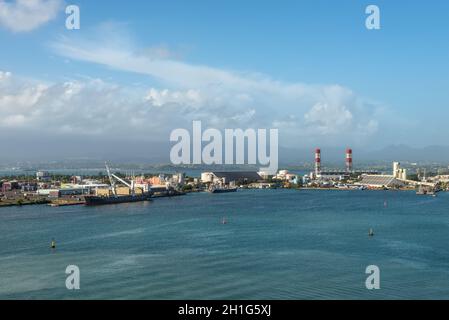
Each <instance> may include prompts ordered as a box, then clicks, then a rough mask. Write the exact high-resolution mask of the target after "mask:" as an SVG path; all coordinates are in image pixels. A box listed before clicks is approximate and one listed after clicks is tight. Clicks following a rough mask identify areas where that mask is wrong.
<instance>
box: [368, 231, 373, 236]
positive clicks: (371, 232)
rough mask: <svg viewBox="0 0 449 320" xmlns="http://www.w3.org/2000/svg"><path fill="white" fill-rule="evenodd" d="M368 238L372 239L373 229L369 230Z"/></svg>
mask: <svg viewBox="0 0 449 320" xmlns="http://www.w3.org/2000/svg"><path fill="white" fill-rule="evenodd" d="M368 236H369V237H374V230H373V229H369V232H368Z"/></svg>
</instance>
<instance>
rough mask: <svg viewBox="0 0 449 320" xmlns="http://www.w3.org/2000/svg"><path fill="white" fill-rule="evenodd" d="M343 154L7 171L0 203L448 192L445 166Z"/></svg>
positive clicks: (1, 183)
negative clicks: (212, 166)
mask: <svg viewBox="0 0 449 320" xmlns="http://www.w3.org/2000/svg"><path fill="white" fill-rule="evenodd" d="M343 156H344V163H345V167H344V168H341V169H326V167H325V166H323V162H324V161H322V160H324V159H322V156H321V149H316V150H315V156H314V162H313V163H314V164H313V167H312V169H311V170H310V172H304V171H305V170H302V171H303V173H298V172H296V170H287V169H283V170H279V171H278V173H277V174H276V175H268V174H267V173H265V172H257V171H256V170H253V171H249V170H229V171H219V170H217V171H215V170H210V171H207V170H204V171H202V172H201V173H200V174H198V176H190V175H189V174H188V173H186V172H182V170H179V171H180V172H177V173H163V172H162V171H161V172H157V173H146V174H138V175H136V174H135V173H134V172H133V171H129V172H123V171H119V170H117V171H115V170H110V169H109V167H108V166H107V165H106V167H105V171H104V173H103V172H99V173H97V174H93V173H90V174H86V175H68V174H56V173H50V172H49V170H37V171H36V172H34V173H33V174H32V175H31V174H17V175H16V174H14V173H11V174H10V175H4V177H3V178H1V179H0V207H6V206H24V205H43V204H47V205H50V206H69V205H86V204H109V203H116V202H134V201H140V200H142V201H143V200H151V198H158V197H171V196H182V195H185V194H187V193H190V192H210V193H223V192H236V191H238V190H239V189H277V188H279V189H282V188H285V189H298V190H301V189H317V190H409V191H410V190H413V191H415V192H416V194H417V195H429V196H436V194H437V193H438V192H440V191H449V172H447V170H444V168H443V169H439V170H437V172H428V171H427V169H426V168H424V169H420V168H415V169H414V170H413V172H410V171H409V170H408V169H406V168H404V167H403V166H402V165H401V163H399V162H393V163H391V171H390V172H381V171H379V170H376V169H355V166H354V161H353V160H354V159H353V151H352V149H349V148H348V149H347V150H346V152H345V153H344V154H342V157H343ZM179 169H182V168H179ZM144 195H145V196H144ZM107 199H116V200H114V201H112V200H107Z"/></svg>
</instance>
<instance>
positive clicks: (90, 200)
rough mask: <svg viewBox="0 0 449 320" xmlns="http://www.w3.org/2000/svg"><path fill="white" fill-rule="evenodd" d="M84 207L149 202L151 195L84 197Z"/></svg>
mask: <svg viewBox="0 0 449 320" xmlns="http://www.w3.org/2000/svg"><path fill="white" fill-rule="evenodd" d="M85 199H86V206H101V205H106V204H118V203H129V202H140V201H151V194H139V195H129V196H114V195H112V196H106V197H100V196H86V197H85Z"/></svg>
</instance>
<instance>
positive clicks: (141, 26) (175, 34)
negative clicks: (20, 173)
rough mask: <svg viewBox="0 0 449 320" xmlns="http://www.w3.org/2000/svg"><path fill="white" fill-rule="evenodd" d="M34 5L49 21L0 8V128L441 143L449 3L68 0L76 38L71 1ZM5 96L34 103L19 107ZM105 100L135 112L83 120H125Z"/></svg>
mask: <svg viewBox="0 0 449 320" xmlns="http://www.w3.org/2000/svg"><path fill="white" fill-rule="evenodd" d="M33 1H35V2H37V3H40V5H41V8H45V6H48V10H49V11H48V12H51V10H54V12H51V14H49V15H48V17H42V19H41V21H39V17H36V15H33V14H31V13H32V10H33V8H31V9H30V8H23V6H22V7H21V6H20V1H19V4H17V3H16V1H4V0H3V1H2V0H0V43H1V44H2V45H1V48H2V50H0V72H3V75H4V76H3V79H5V78H6V76H5V74H6V73H8V74H9V75H10V76H9V77H8V78H9V80H8V81H10V82H11V83H9V84H7V85H6V84H4V85H3V86H0V98H1V97H2V96H3V102H2V103H3V104H0V112H3V114H0V115H2V116H3V118H4V119H9V120H8V121H6V120H4V121H3V123H2V122H1V121H0V131H3V130H8V131H9V132H15V133H17V136H21V135H23V136H26V135H27V134H29V133H30V132H32V131H33V130H34V129H35V130H39V131H40V132H41V133H42V134H43V135H45V134H51V133H54V132H59V134H60V135H62V136H70V135H74V134H79V133H80V132H81V133H82V134H86V135H88V136H89V137H93V138H94V139H98V140H104V139H108V137H110V135H111V132H116V131H117V130H119V129H120V128H123V127H124V128H128V127H129V128H130V129H131V128H133V126H138V127H139V128H142V127H145V130H146V132H149V133H151V136H153V137H154V136H159V137H160V138H161V141H160V142H163V141H164V138H165V137H166V136H167V134H168V132H169V131H170V130H173V129H175V128H176V127H177V126H183V127H188V123H189V121H191V120H203V121H208V120H210V121H209V122H208V125H210V126H216V127H218V128H222V127H223V128H224V127H229V126H231V127H235V126H237V127H249V126H256V127H273V126H279V129H280V134H281V142H282V143H284V144H285V146H286V147H294V146H298V145H299V146H300V147H308V146H312V145H317V144H318V145H326V144H329V145H342V146H344V145H348V144H351V145H355V146H356V147H360V148H362V147H366V146H367V145H370V146H372V147H373V148H376V147H379V148H380V147H383V146H387V145H390V144H407V145H416V146H425V145H435V144H445V145H447V143H446V139H445V137H444V136H442V135H441V132H442V131H443V130H444V128H445V126H447V125H446V123H447V120H446V119H447V118H448V116H449V62H448V57H449V41H448V40H449V18H448V17H449V3H448V2H447V1H443V0H440V1H438V0H434V1H355V0H352V1H349V0H341V1H297V0H296V1H253V0H248V1H234V0H230V1H205V0H203V1H199V0H190V1H137V0H135V1H127V2H124V1H123V2H122V1H104V0H96V1H91V0H89V1H74V2H70V4H77V5H79V7H80V10H81V30H72V31H69V30H66V29H65V18H66V15H65V13H64V8H65V6H66V5H67V3H63V2H62V1H59V0H33ZM369 4H375V5H377V6H379V8H380V12H381V29H380V30H367V29H366V28H365V19H366V16H367V15H366V14H365V8H366V6H367V5H369ZM5 5H9V6H10V7H9V9H8V10H9V11H8V12H6V11H5V9H4V8H5ZM12 6H16V7H12ZM2 8H3V9H2ZM12 9H15V10H16V11H15V12H14V13H15V14H18V13H17V11H20V10H25V13H27V14H28V17H27V19H28V20H27V23H30V29H29V30H26V31H23V30H17V28H18V26H17V25H16V26H15V25H14V23H16V24H20V23H22V26H23V22H22V21H21V20H20V19H21V18H20V17H22V18H23V15H22V16H20V15H18V16H17V17H19V18H17V19H15V20H13V21H12V22H11V21H10V20H11V19H9V22H8V21H6V22H5V19H6V20H8V17H7V16H6V15H8V14H9V15H11V12H13V11H11V10H12ZM36 10H37V9H36ZM39 10H41V9H39ZM5 12H6V13H5ZM30 12H31V13H30ZM36 12H37V13H38V15H39V13H40V16H42V14H41V12H39V11H36ZM30 14H31V16H30ZM2 19H3V21H2ZM30 19H31V20H33V19H35V20H36V21H35V23H34V24H33V23H32V22H30ZM136 61H138V63H137V62H136ZM197 75H198V76H197ZM0 79H2V78H1V77H0ZM3 81H5V80H3ZM67 86H71V87H70V88H69V89H67ZM74 88H75V89H74ZM27 90H28V91H27ZM67 90H71V91H70V92H71V94H70V98H67V97H66V96H67V92H66V91H67ZM84 90H87V91H84ZM30 92H32V93H30ZM73 92H74V93H73ZM95 93H97V94H98V95H101V96H102V98H101V99H100V98H98V97H96V96H95ZM33 94H34V96H33ZM76 94H78V95H79V97H77V96H76ZM5 97H14V98H16V99H19V100H20V99H22V100H20V101H23V99H25V98H27V99H30V101H29V102H28V104H27V103H24V105H23V106H22V107H20V108H18V107H15V105H14V104H13V101H14V100H13V99H12V98H11V99H6V98H5ZM24 97H25V98H24ZM88 97H90V99H91V100H87V99H88ZM105 97H109V98H110V99H111V103H113V102H117V101H122V102H123V101H126V103H127V104H128V106H127V107H126V108H125V109H124V110H125V111H126V112H128V113H129V114H138V115H139V116H138V117H136V119H134V120H132V119H131V120H129V121H124V120H123V119H122V118H121V117H120V118H118V119H114V116H113V115H110V116H109V120H108V123H107V125H103V124H102V123H101V122H100V121H97V120H96V121H91V118H92V117H94V116H98V114H97V113H95V112H94V113H92V114H89V115H88V116H86V113H87V112H91V111H92V110H93V109H95V108H98V110H97V111H98V113H99V114H103V113H112V114H113V113H116V112H118V111H120V106H119V105H118V104H117V105H116V106H115V107H113V108H112V109H108V105H110V102H109V101H108V100H107V99H106V98H105ZM66 98H67V99H66ZM61 99H62V100H61ZM64 99H65V100H64ZM41 100H42V101H41ZM0 101H2V100H0ZM61 105H63V106H64V108H67V109H69V111H68V112H67V114H69V116H67V115H64V112H63V110H62V109H61V108H62V107H61ZM87 106H88V107H89V108H88V109H85V108H86V107H87ZM46 108H47V109H46ZM14 109H17V110H16V111H17V112H16V113H15V112H14ZM5 110H6V111H5ZM36 110H38V112H36ZM77 110H78V111H79V112H77ZM47 111H49V112H48V114H47V117H50V118H51V117H52V116H54V117H55V119H54V121H53V122H52V123H57V124H58V127H55V128H52V131H51V132H46V129H47V128H49V125H50V122H49V120H48V119H46V120H43V118H44V117H43V116H42V114H43V113H45V112H47ZM221 112H222V114H220V113H221ZM156 113H157V116H156V115H155V114H156ZM164 113H165V115H164ZM217 113H218V114H217ZM80 114H81V115H80ZM174 114H182V115H183V117H181V116H179V117H173V115H174ZM83 115H85V116H84V117H83ZM78 117H79V118H78ZM138 120H143V121H138ZM155 120H157V123H158V124H157V125H154V121H155ZM124 122H126V123H124ZM423 126H425V130H423ZM92 127H102V129H101V130H91V128H92ZM33 128H34V129H33ZM61 128H63V129H61ZM61 130H62V131H61ZM142 130H143V129H142ZM145 130H144V131H145ZM127 131H129V130H127ZM159 133H160V134H159ZM136 134H137V135H139V136H141V135H140V134H139V131H138V130H136ZM129 139H132V136H130V137H129ZM166 140H168V138H167V139H166ZM54 143H57V141H55V142H54Z"/></svg>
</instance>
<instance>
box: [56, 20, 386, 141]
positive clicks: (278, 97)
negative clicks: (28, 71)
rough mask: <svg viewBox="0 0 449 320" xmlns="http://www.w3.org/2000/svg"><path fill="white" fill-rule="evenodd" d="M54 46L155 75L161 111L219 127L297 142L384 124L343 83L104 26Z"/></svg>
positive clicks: (359, 134) (155, 100) (362, 132)
mask: <svg viewBox="0 0 449 320" xmlns="http://www.w3.org/2000/svg"><path fill="white" fill-rule="evenodd" d="M106 35H107V36H106ZM101 39H107V41H106V42H105V41H104V40H101ZM52 48H53V49H54V50H55V51H56V53H58V54H59V55H61V56H63V57H66V58H70V59H73V60H78V61H85V62H91V63H95V64H100V65H104V66H106V67H109V68H113V69H116V70H121V71H127V72H132V73H139V74H144V75H148V76H150V77H152V78H153V79H155V80H157V81H158V82H159V84H160V87H159V88H153V89H151V90H149V91H148V93H147V94H146V97H145V101H146V102H147V103H148V105H151V106H153V107H158V110H157V116H160V113H164V112H174V113H176V114H182V115H184V116H185V117H186V119H191V118H193V119H194V120H203V121H207V124H208V125H209V126H214V127H217V128H235V127H256V128H273V127H276V128H279V129H280V132H281V134H282V135H284V137H285V138H286V139H284V140H283V141H290V142H291V143H293V142H297V141H302V142H305V141H312V140H313V139H315V140H316V138H317V137H325V138H326V141H327V142H329V143H332V142H338V140H341V141H343V140H345V141H346V142H347V143H352V142H354V141H348V139H352V140H357V139H359V140H361V139H365V138H366V137H369V136H370V135H373V134H375V133H376V130H377V128H378V119H377V118H376V109H377V107H376V106H375V105H373V104H371V103H367V102H366V101H365V100H364V99H362V98H361V97H359V96H357V94H355V93H354V92H352V90H350V89H349V88H345V87H343V86H340V85H335V84H330V85H311V84H307V83H299V82H298V83H286V82H280V81H276V80H273V79H272V78H270V77H269V76H266V75H262V74H258V73H255V72H237V71H234V70H225V69H219V68H214V67H210V66H205V65H195V64H190V63H187V62H184V61H180V60H175V59H173V58H172V57H171V56H170V55H155V54H146V53H145V51H142V50H140V49H139V48H136V47H135V46H134V45H133V43H131V42H130V41H129V37H123V34H121V35H120V32H118V33H117V32H112V31H111V30H107V29H106V30H105V29H104V28H103V29H102V37H101V38H98V39H97V38H93V39H92V38H70V39H68V38H61V39H59V41H58V42H55V43H53V44H52ZM187 115H188V116H187ZM167 126H173V123H172V122H169V123H167ZM298 139H299V140H298ZM341 141H340V143H341ZM313 142H315V141H313Z"/></svg>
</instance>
